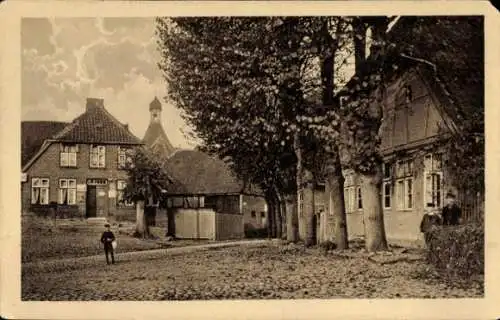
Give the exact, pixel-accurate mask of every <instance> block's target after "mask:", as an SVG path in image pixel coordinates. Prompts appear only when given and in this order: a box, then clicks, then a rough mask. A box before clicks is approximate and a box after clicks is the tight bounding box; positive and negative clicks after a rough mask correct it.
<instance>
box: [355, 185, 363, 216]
mask: <svg viewBox="0 0 500 320" xmlns="http://www.w3.org/2000/svg"><path fill="white" fill-rule="evenodd" d="M354 204H355V206H356V210H358V211H361V210H363V195H362V192H361V187H356V200H355V202H354Z"/></svg>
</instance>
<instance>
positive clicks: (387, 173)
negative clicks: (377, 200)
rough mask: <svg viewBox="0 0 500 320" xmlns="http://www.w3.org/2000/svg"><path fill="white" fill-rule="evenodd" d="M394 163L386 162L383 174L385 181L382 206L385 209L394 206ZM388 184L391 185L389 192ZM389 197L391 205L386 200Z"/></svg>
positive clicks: (383, 183)
mask: <svg viewBox="0 0 500 320" xmlns="http://www.w3.org/2000/svg"><path fill="white" fill-rule="evenodd" d="M393 166H394V165H393V163H392V162H384V165H383V170H382V175H383V179H384V180H383V182H382V206H383V208H384V209H391V208H392V201H393V197H392V193H393V190H394V186H393V185H392V181H391V179H392V170H393ZM386 186H389V193H387V190H386ZM386 199H389V206H386V202H385V200H386Z"/></svg>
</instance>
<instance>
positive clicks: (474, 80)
mask: <svg viewBox="0 0 500 320" xmlns="http://www.w3.org/2000/svg"><path fill="white" fill-rule="evenodd" d="M388 36H389V41H392V42H394V43H396V44H397V46H398V47H399V51H400V52H402V53H404V54H407V55H409V56H412V57H418V58H420V59H425V60H427V61H429V62H431V63H432V64H434V65H435V67H436V73H435V74H434V77H433V80H434V81H433V82H434V85H435V86H438V87H440V88H439V89H440V90H438V91H440V92H441V94H443V95H444V96H443V97H441V98H443V99H448V100H451V102H452V103H451V104H450V105H448V106H446V107H447V110H446V112H447V114H448V115H449V116H451V117H452V118H453V120H454V122H456V123H457V124H460V122H461V121H462V119H464V118H469V119H470V117H472V116H474V114H475V113H476V111H477V108H484V17H481V16H418V17H403V18H401V19H399V21H398V22H397V23H396V24H395V25H394V27H393V28H392V30H391V32H390V33H389V34H388Z"/></svg>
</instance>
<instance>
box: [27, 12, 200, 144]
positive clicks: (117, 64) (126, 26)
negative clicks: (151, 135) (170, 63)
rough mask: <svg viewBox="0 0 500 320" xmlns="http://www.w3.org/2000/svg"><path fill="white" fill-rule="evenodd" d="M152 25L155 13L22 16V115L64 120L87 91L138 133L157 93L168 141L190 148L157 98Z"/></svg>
mask: <svg viewBox="0 0 500 320" xmlns="http://www.w3.org/2000/svg"><path fill="white" fill-rule="evenodd" d="M154 30H155V23H154V18H50V19H46V18H23V19H22V24H21V50H22V74H21V79H22V80H21V81H22V84H21V85H22V99H21V100H22V108H21V110H22V111H21V119H22V120H23V121H32V120H48V121H71V120H73V119H74V118H76V117H77V116H78V115H80V114H81V113H83V112H84V110H85V101H86V98H87V97H94V98H102V99H104V105H105V107H106V109H107V110H108V111H109V112H110V113H111V114H112V115H113V116H115V117H116V118H117V119H118V120H119V121H121V122H122V123H128V124H129V128H130V130H131V131H132V132H133V133H134V134H135V135H136V136H137V137H139V138H142V137H143V136H144V133H145V131H146V128H147V126H148V124H149V119H150V115H149V103H150V102H151V101H152V100H153V99H154V97H155V96H158V98H159V99H160V100H161V101H162V104H163V112H162V122H163V127H164V129H165V132H166V134H167V136H168V138H169V139H170V141H171V142H172V144H173V145H174V146H175V147H178V148H193V147H194V145H195V143H194V141H192V140H190V139H188V138H187V137H186V136H185V134H184V131H186V129H187V127H186V124H185V122H184V120H183V119H182V118H181V116H180V114H181V113H180V111H179V110H178V109H177V108H175V107H174V106H172V105H171V104H169V103H166V102H165V100H164V99H163V97H165V95H166V85H165V82H164V81H163V78H162V75H161V72H160V70H159V68H158V67H157V62H158V61H159V52H158V51H157V44H156V37H155V34H154ZM187 131H189V129H188V130H187Z"/></svg>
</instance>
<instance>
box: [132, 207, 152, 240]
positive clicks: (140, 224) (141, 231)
mask: <svg viewBox="0 0 500 320" xmlns="http://www.w3.org/2000/svg"><path fill="white" fill-rule="evenodd" d="M135 208H136V209H135V210H136V222H135V223H136V224H135V232H136V235H137V236H140V237H143V238H147V237H149V227H148V224H147V223H146V214H145V213H144V200H139V201H137V203H136V206H135Z"/></svg>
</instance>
